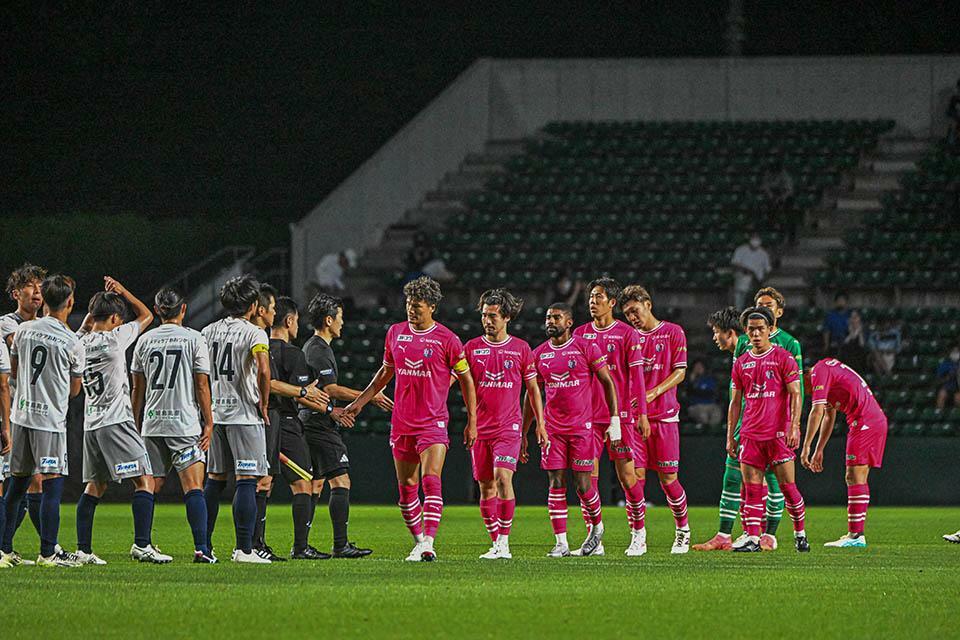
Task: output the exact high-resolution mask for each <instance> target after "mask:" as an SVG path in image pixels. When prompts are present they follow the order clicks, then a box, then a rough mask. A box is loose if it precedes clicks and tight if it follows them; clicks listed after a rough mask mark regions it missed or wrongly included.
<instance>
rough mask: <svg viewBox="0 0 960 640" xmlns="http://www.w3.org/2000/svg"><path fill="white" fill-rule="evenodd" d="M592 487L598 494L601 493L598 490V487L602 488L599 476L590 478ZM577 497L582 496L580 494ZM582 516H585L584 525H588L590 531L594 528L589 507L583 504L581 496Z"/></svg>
mask: <svg viewBox="0 0 960 640" xmlns="http://www.w3.org/2000/svg"><path fill="white" fill-rule="evenodd" d="M590 486H591V487H593V490H594V491H596V492H597V493H598V494H599V493H600V491H599V490H598V489H597V487H599V486H600V478H599V476H590ZM577 495H578V496H579V495H580V494H579V492H578V493H577ZM580 515H581V516H583V524H585V525H587V528H588V529H589V528H590V527H591V526H592V525H591V523H590V514H589V512H588V511H587V506H586V505H585V504H583V497H582V496H580Z"/></svg>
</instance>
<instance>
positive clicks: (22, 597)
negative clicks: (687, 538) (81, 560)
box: [0, 503, 960, 640]
mask: <svg viewBox="0 0 960 640" xmlns="http://www.w3.org/2000/svg"><path fill="white" fill-rule="evenodd" d="M62 514H63V527H62V530H61V536H60V539H61V543H63V545H64V547H65V548H67V549H68V550H72V549H73V548H74V545H75V542H74V541H75V537H74V526H73V508H72V505H65V506H64V508H63V512H62ZM604 516H605V517H604V520H605V522H606V525H607V535H606V538H605V547H606V551H607V555H606V557H603V558H563V559H548V558H546V557H544V554H545V552H546V551H547V550H548V549H549V548H550V546H552V541H553V537H552V534H551V532H550V526H549V522H548V520H547V517H546V507H545V506H540V507H538V506H524V507H521V508H518V510H517V515H516V519H515V524H514V530H513V535H512V536H511V550H512V552H513V555H514V559H513V560H512V561H495V562H489V561H482V560H479V559H477V556H478V555H479V554H481V553H483V552H484V551H486V549H487V547H488V546H489V545H488V539H487V538H486V535H485V532H484V530H483V525H482V523H481V521H480V516H479V514H478V511H477V509H476V508H475V507H448V508H446V510H445V511H444V517H443V522H442V524H441V527H440V533H439V539H438V544H437V552H438V555H439V561H438V562H436V563H433V564H427V563H416V564H414V563H404V562H402V559H403V557H405V556H406V554H407V553H408V552H409V549H410V547H411V546H412V545H411V542H410V538H409V536H408V534H407V533H406V529H405V528H404V527H403V523H402V521H401V519H400V514H399V513H398V510H397V508H396V507H394V506H354V507H353V510H352V513H351V523H350V527H351V538H353V539H354V540H356V541H357V542H358V543H359V544H362V545H367V546H371V547H373V548H374V550H375V553H374V555H373V556H371V557H369V558H366V559H363V560H330V561H319V562H296V563H295V562H286V563H282V564H276V565H272V566H250V565H235V564H232V563H230V562H229V561H227V562H221V563H220V564H218V565H213V566H210V565H194V564H192V563H191V562H190V560H191V558H192V544H191V539H190V531H189V529H188V527H187V524H186V519H185V517H184V510H183V508H182V506H181V505H174V504H170V503H167V504H162V505H160V506H158V508H157V514H156V521H155V526H154V529H155V535H154V540H155V542H156V543H157V544H158V545H159V546H160V547H161V548H162V549H163V550H164V551H165V552H167V553H170V554H172V555H173V556H174V558H175V559H174V563H173V564H170V565H165V566H154V565H141V564H137V563H134V562H132V561H131V560H130V559H129V557H128V556H127V551H128V550H129V548H130V544H131V538H132V535H133V533H132V530H133V525H132V518H131V516H130V508H129V506H128V505H116V504H109V505H102V506H100V507H99V508H98V509H97V516H96V524H95V529H94V551H96V552H97V553H98V554H99V555H101V556H102V557H103V558H104V559H105V560H107V562H108V563H109V564H108V565H107V566H105V567H81V568H78V569H39V568H37V567H18V568H15V569H10V570H3V571H0V588H2V590H3V599H4V607H3V617H2V620H0V638H4V639H11V638H32V639H37V638H44V637H50V636H51V635H52V636H55V637H65V638H92V637H97V638H108V637H109V638H126V639H128V640H132V639H136V638H146V639H150V640H159V639H162V638H174V637H182V638H204V637H207V638H228V639H231V640H234V639H237V638H264V637H274V638H290V637H299V638H314V637H320V638H345V637H364V638H368V639H372V638H376V637H409V638H413V637H417V638H421V639H423V638H427V639H429V638H441V637H443V638H464V637H489V638H498V639H503V638H513V637H541V638H547V637H552V638H560V637H574V636H579V637H588V638H594V639H600V638H614V637H618V638H619V637H641V636H645V637H651V638H696V637H730V638H735V637H764V638H766V637H792V638H800V637H803V638H806V637H810V638H822V637H836V638H887V637H895V636H900V637H910V638H919V637H929V638H947V637H958V635H960V608H958V607H960V605H958V604H957V594H958V592H960V591H958V588H960V545H950V544H948V543H946V542H944V541H943V540H942V539H941V538H940V536H941V534H943V533H946V532H949V531H955V530H956V529H957V528H958V527H960V508H874V509H871V511H870V518H869V520H868V522H867V538H868V540H869V541H870V546H869V548H867V549H862V550H861V549H824V548H823V547H822V546H821V545H822V543H823V542H824V541H826V540H829V539H833V538H835V537H837V536H839V535H840V534H841V533H843V531H844V529H845V524H846V520H845V510H844V509H843V508H840V507H822V508H811V509H810V510H809V511H808V519H807V522H808V525H807V532H808V535H809V536H810V539H811V543H812V544H813V551H812V552H811V553H809V554H805V555H800V554H798V553H797V552H796V551H795V550H794V549H793V548H792V546H791V539H792V538H791V535H790V532H789V531H788V530H786V531H785V530H783V529H782V530H781V535H780V543H781V546H780V549H779V550H778V551H776V552H773V553H763V554H750V555H746V556H744V555H735V554H731V553H716V552H715V553H696V552H692V551H691V552H690V554H688V555H687V556H671V555H670V553H669V548H670V542H671V538H672V534H673V523H672V519H671V517H670V514H669V511H667V509H666V508H664V507H656V508H651V509H650V510H649V511H648V516H647V529H648V532H649V534H648V535H649V547H650V551H649V552H648V553H647V555H646V556H644V557H642V558H626V557H625V556H624V555H623V549H624V548H625V547H626V544H627V541H628V534H627V531H626V523H625V516H624V513H623V509H617V508H613V507H607V508H605V510H604ZM715 520H716V508H714V507H698V508H692V509H691V510H690V523H691V527H692V529H693V533H694V536H693V537H694V541H695V542H699V541H702V540H704V539H706V538H708V537H710V536H711V535H712V534H713V533H714V532H715V527H716V522H715ZM783 527H784V528H785V529H789V527H790V524H789V519H785V521H784V523H783ZM569 529H570V537H571V543H572V544H579V542H580V541H581V539H582V535H583V523H582V521H581V520H580V517H579V509H577V508H576V507H571V508H570V520H569ZM232 536H233V527H232V520H231V516H230V506H229V505H226V504H225V505H223V507H222V509H221V512H220V522H219V526H218V528H217V531H216V537H215V541H214V542H215V545H216V547H217V552H218V554H219V556H220V558H221V560H228V559H229V556H230V553H229V552H230V549H232V547H233V544H232V542H233V541H232ZM267 539H268V541H269V542H270V543H271V544H272V545H273V547H274V548H275V549H276V550H277V551H278V552H279V551H281V550H285V551H289V546H290V542H291V539H292V526H291V519H290V509H289V506H287V505H276V506H272V507H271V508H270V512H269V521H268V527H267ZM329 539H330V527H329V520H328V518H327V514H326V510H325V509H323V508H321V509H318V512H317V526H316V527H315V528H314V530H313V532H312V536H311V542H313V543H314V544H315V546H317V547H318V548H321V549H324V548H327V547H329ZM16 546H17V548H18V549H19V550H21V551H22V552H24V555H28V553H27V552H29V554H33V555H35V553H36V547H37V539H36V535H35V534H34V532H33V528H32V527H31V526H30V523H29V521H28V522H25V523H24V526H23V527H22V528H21V530H20V533H19V534H18V536H17V544H16Z"/></svg>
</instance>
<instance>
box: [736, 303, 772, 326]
mask: <svg viewBox="0 0 960 640" xmlns="http://www.w3.org/2000/svg"><path fill="white" fill-rule="evenodd" d="M754 316H762V317H763V319H764V321H765V322H766V323H767V325H768V326H771V327H772V326H774V324H776V322H775V321H774V319H773V311H770V309H767V308H766V307H747V308H746V309H744V310H743V313H741V314H740V326H741V327H743V328H744V329H746V328H747V321H748V320H750V318H752V317H754Z"/></svg>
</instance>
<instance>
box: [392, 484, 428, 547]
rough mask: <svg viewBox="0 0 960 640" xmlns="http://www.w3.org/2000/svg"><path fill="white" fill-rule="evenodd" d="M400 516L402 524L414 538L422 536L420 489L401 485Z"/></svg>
mask: <svg viewBox="0 0 960 640" xmlns="http://www.w3.org/2000/svg"><path fill="white" fill-rule="evenodd" d="M399 489H400V501H399V502H398V503H397V504H398V505H399V506H400V514H401V515H402V516H403V522H404V523H405V524H406V525H407V529H409V530H410V533H411V534H413V536H414V537H418V536H421V535H423V522H422V518H423V509H422V507H421V506H420V488H419V487H417V486H416V485H408V484H401V485H400V486H399Z"/></svg>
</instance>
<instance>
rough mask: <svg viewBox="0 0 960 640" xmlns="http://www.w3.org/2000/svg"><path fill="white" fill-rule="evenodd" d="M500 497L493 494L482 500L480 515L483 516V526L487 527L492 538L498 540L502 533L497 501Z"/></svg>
mask: <svg viewBox="0 0 960 640" xmlns="http://www.w3.org/2000/svg"><path fill="white" fill-rule="evenodd" d="M498 501H499V498H497V496H493V497H492V498H487V499H486V500H480V517H482V518H483V526H485V527H486V528H487V533H489V534H490V539H491V540H496V539H497V535H498V534H499V533H500V531H499V526H498V525H497V503H498Z"/></svg>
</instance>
